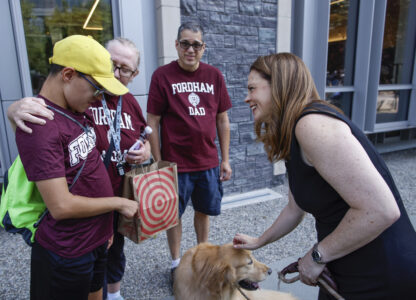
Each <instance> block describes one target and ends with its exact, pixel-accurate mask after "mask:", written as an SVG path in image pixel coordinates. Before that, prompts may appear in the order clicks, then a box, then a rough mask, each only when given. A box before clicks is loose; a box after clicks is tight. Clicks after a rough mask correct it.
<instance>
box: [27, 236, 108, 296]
mask: <svg viewBox="0 0 416 300" xmlns="http://www.w3.org/2000/svg"><path fill="white" fill-rule="evenodd" d="M106 263H107V242H106V243H104V244H103V245H101V246H99V247H97V248H95V249H94V250H93V251H91V252H89V253H87V254H84V255H83V256H80V257H77V258H65V257H62V256H59V255H57V254H55V253H54V252H52V251H49V250H46V249H45V248H43V247H42V246H40V245H39V244H38V243H34V244H33V246H32V255H31V270H30V299H31V300H44V299H51V300H52V299H57V300H58V299H59V300H61V299H65V300H66V299H68V300H73V299H77V300H78V299H80V300H84V299H85V300H87V299H88V293H90V292H96V291H98V290H100V289H101V288H102V287H103V281H104V273H105V266H106Z"/></svg>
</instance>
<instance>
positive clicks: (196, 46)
mask: <svg viewBox="0 0 416 300" xmlns="http://www.w3.org/2000/svg"><path fill="white" fill-rule="evenodd" d="M179 45H180V46H181V48H182V49H183V50H188V49H189V47H191V46H192V48H194V50H195V51H199V50H201V49H202V47H203V46H204V43H199V42H194V43H192V44H191V43H190V42H188V41H179Z"/></svg>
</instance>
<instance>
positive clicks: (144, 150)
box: [126, 141, 150, 164]
mask: <svg viewBox="0 0 416 300" xmlns="http://www.w3.org/2000/svg"><path fill="white" fill-rule="evenodd" d="M139 143H140V149H139V150H131V151H129V152H127V154H126V161H127V162H128V163H129V164H142V163H144V162H145V161H146V160H148V159H149V158H150V144H149V142H148V141H146V142H145V144H143V143H142V142H141V141H140V142H139Z"/></svg>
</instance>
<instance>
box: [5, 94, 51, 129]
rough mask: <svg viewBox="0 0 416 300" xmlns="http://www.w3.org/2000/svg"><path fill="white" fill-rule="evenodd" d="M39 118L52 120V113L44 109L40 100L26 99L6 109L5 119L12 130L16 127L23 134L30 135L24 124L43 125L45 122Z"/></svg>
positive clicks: (43, 103) (43, 102)
mask: <svg viewBox="0 0 416 300" xmlns="http://www.w3.org/2000/svg"><path fill="white" fill-rule="evenodd" d="M39 117H43V118H47V119H49V120H53V112H52V111H51V110H49V109H47V108H46V104H45V101H44V100H43V99H41V98H35V97H26V98H23V99H20V100H19V101H16V102H14V103H12V104H11V105H10V106H9V108H8V109H7V118H8V119H9V121H10V125H11V126H12V128H13V130H16V126H17V127H19V128H20V129H21V130H23V131H24V132H27V133H32V129H31V128H29V127H27V126H26V125H25V122H30V123H33V124H39V125H44V124H45V120H44V119H42V118H39Z"/></svg>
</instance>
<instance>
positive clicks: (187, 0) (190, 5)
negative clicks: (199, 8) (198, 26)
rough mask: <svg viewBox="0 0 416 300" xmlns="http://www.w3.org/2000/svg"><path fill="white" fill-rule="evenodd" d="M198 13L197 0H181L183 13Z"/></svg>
mask: <svg viewBox="0 0 416 300" xmlns="http://www.w3.org/2000/svg"><path fill="white" fill-rule="evenodd" d="M195 13H196V0H181V14H184V15H193V14H195Z"/></svg>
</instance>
